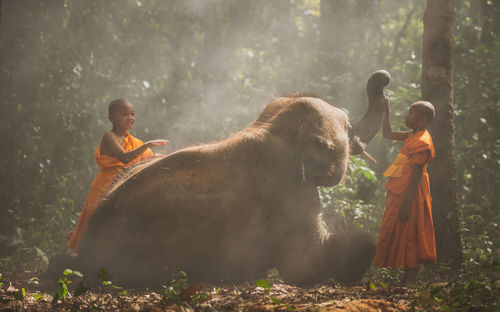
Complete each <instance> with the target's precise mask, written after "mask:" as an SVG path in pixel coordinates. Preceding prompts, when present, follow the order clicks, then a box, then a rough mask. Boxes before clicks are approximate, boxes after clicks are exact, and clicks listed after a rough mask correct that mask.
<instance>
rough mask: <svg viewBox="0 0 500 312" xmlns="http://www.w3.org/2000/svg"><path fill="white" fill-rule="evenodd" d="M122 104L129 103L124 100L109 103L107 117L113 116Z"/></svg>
mask: <svg viewBox="0 0 500 312" xmlns="http://www.w3.org/2000/svg"><path fill="white" fill-rule="evenodd" d="M124 104H130V102H129V101H127V100H125V99H116V100H114V101H112V102H111V103H109V106H108V115H113V114H115V113H116V112H117V111H118V110H119V109H120V108H121V107H122V106H123V105H124Z"/></svg>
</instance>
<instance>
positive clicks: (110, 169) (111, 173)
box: [68, 132, 153, 251]
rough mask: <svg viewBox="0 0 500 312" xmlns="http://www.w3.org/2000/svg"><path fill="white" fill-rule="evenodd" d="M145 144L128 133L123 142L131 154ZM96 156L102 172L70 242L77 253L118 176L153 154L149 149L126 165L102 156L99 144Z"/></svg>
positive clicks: (92, 187) (89, 195)
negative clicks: (84, 235)
mask: <svg viewBox="0 0 500 312" xmlns="http://www.w3.org/2000/svg"><path fill="white" fill-rule="evenodd" d="M143 144H144V142H142V141H141V140H139V139H137V138H135V137H133V136H132V135H130V134H129V133H128V132H127V133H126V136H125V139H124V140H123V142H122V148H123V150H124V151H125V152H130V151H132V150H134V149H136V148H138V147H140V146H141V145H143ZM94 155H95V160H96V162H97V165H98V166H99V168H100V169H101V170H100V171H99V173H98V174H97V176H96V177H95V178H94V180H93V181H92V184H91V186H90V191H89V194H88V196H87V200H86V201H85V205H84V206H83V209H82V212H81V214H80V218H79V219H78V223H77V224H76V227H75V229H74V231H73V233H72V234H71V237H70V238H69V241H68V247H69V248H71V249H73V250H75V251H77V250H78V248H79V247H80V241H81V240H82V237H83V234H84V233H85V229H86V228H87V224H88V223H89V221H90V218H91V217H92V215H93V214H94V211H95V209H96V208H97V206H98V205H99V203H100V202H101V200H102V199H103V198H104V196H105V195H106V194H107V191H108V189H109V187H110V186H111V184H113V181H114V180H115V178H116V177H117V176H118V174H120V173H121V172H122V171H123V170H124V169H125V168H127V167H130V166H131V165H133V164H135V163H137V162H139V161H141V160H144V159H147V158H150V157H152V156H153V152H152V151H151V150H150V149H149V148H148V149H146V150H145V151H144V152H143V153H142V154H141V155H139V157H137V158H136V159H134V160H132V161H130V162H129V163H127V164H124V163H122V162H121V161H120V160H119V159H118V158H116V157H111V156H108V155H103V154H101V143H99V146H97V149H96V151H95V153H94Z"/></svg>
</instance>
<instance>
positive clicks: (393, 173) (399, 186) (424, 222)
mask: <svg viewBox="0 0 500 312" xmlns="http://www.w3.org/2000/svg"><path fill="white" fill-rule="evenodd" d="M434 157H435V152H434V146H433V144H432V138H431V136H430V134H429V132H428V131H427V130H423V131H419V132H416V133H414V134H413V135H412V136H410V137H409V138H407V139H406V140H405V141H404V144H403V146H402V147H401V149H400V151H399V154H398V156H397V157H396V160H395V162H394V163H393V164H392V165H391V166H389V168H387V170H386V172H384V175H385V176H388V177H389V178H388V180H387V182H386V184H385V188H386V190H387V195H386V202H385V205H386V207H385V212H384V216H383V219H382V225H381V227H380V231H379V234H378V238H377V248H376V252H375V258H374V259H373V265H374V266H378V267H388V268H392V269H401V268H417V267H418V265H419V264H421V263H423V264H432V263H436V262H437V257H436V242H435V238H434V224H433V221H432V204H431V193H430V184H429V175H428V174H427V170H426V168H427V164H428V163H429V162H430V161H431V160H432V159H433V158H434ZM415 164H419V165H424V168H423V171H422V177H421V179H420V181H419V183H418V187H417V191H416V192H415V194H414V196H413V199H412V202H411V205H410V216H409V218H408V220H407V221H401V220H400V219H399V215H398V214H399V209H400V207H401V204H402V203H403V200H404V198H405V194H406V191H407V190H408V186H409V184H410V179H411V175H412V173H413V168H414V165H415Z"/></svg>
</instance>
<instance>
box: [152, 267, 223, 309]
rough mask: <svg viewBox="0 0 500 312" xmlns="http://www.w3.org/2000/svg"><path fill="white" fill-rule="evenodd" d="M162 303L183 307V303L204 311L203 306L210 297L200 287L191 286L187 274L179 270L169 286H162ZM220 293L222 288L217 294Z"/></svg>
mask: <svg viewBox="0 0 500 312" xmlns="http://www.w3.org/2000/svg"><path fill="white" fill-rule="evenodd" d="M162 286H163V288H164V290H163V291H162V292H161V295H162V302H163V303H165V304H167V305H170V304H176V305H181V304H182V303H183V302H185V303H187V304H189V305H191V306H193V307H194V308H195V309H198V310H200V309H201V310H203V309H202V307H201V304H202V303H203V302H205V301H207V300H208V298H209V295H208V294H207V293H206V292H203V291H201V286H199V285H191V286H190V285H189V281H188V278H187V274H186V272H184V271H182V270H179V269H177V270H176V272H175V274H174V277H173V278H172V280H170V282H169V283H168V284H167V285H162ZM218 291H220V288H219V289H218V290H217V292H218Z"/></svg>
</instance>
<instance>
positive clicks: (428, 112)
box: [410, 101, 436, 123]
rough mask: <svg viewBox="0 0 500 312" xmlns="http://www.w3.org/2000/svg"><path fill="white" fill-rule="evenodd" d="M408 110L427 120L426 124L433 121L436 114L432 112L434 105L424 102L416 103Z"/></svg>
mask: <svg viewBox="0 0 500 312" xmlns="http://www.w3.org/2000/svg"><path fill="white" fill-rule="evenodd" d="M410 109H413V110H415V111H417V112H418V113H419V114H421V115H422V116H424V117H426V118H427V123H430V122H431V121H432V120H433V119H434V115H435V114H436V113H435V111H434V105H432V104H431V103H430V102H426V101H418V102H415V103H413V104H411V105H410Z"/></svg>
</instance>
